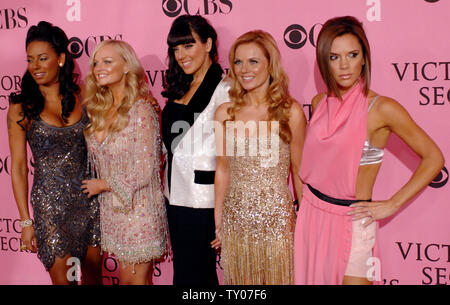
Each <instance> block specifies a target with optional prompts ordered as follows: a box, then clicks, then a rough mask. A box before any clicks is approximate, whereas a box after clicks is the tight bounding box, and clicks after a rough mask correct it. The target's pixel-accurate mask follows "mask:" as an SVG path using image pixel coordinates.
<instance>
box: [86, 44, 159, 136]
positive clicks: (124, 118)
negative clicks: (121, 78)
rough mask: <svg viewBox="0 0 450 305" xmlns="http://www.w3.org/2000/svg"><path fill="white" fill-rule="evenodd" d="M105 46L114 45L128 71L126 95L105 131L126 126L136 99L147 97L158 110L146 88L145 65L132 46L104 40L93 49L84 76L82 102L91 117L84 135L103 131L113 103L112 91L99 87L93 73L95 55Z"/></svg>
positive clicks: (109, 131)
mask: <svg viewBox="0 0 450 305" xmlns="http://www.w3.org/2000/svg"><path fill="white" fill-rule="evenodd" d="M106 45H112V46H114V47H115V48H116V50H117V52H118V53H119V54H120V56H121V57H122V59H123V60H124V61H125V62H126V64H127V67H128V73H126V75H125V96H124V98H123V99H122V101H121V103H120V106H119V108H118V109H117V119H115V120H114V121H113V122H112V123H111V125H110V126H109V127H108V129H107V131H108V133H113V132H118V131H121V130H122V129H124V128H125V127H126V126H127V125H128V111H129V110H130V109H131V107H133V105H134V103H135V102H136V101H137V100H140V99H143V100H147V101H149V102H151V103H152V104H153V106H154V107H155V108H156V109H157V111H159V105H158V102H157V101H156V99H155V98H154V97H153V96H152V94H151V92H150V90H149V87H148V83H147V78H146V75H145V71H144V68H143V67H142V65H141V63H140V61H139V59H138V57H137V55H136V53H135V52H134V50H133V48H132V47H131V46H130V45H129V44H128V43H126V42H125V41H121V40H105V41H103V42H101V43H100V44H98V45H97V46H96V48H95V49H94V52H93V54H92V56H91V60H90V69H89V72H88V74H87V76H86V99H85V101H84V103H85V104H86V110H87V114H88V117H89V119H90V123H89V124H88V125H87V127H86V129H85V134H86V136H88V135H90V134H92V133H93V132H94V131H101V130H105V128H106V117H107V114H108V112H109V111H110V109H111V107H112V106H113V103H114V97H113V94H112V92H111V90H110V89H109V88H108V87H106V86H100V85H99V83H98V82H97V80H96V78H95V75H94V58H95V54H96V53H97V51H98V50H99V49H100V48H102V47H103V46H106Z"/></svg>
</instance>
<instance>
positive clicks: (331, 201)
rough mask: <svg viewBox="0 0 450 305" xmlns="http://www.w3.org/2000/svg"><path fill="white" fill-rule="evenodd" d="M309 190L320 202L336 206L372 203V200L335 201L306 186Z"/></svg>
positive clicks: (335, 199)
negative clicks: (364, 202) (363, 202)
mask: <svg viewBox="0 0 450 305" xmlns="http://www.w3.org/2000/svg"><path fill="white" fill-rule="evenodd" d="M306 185H307V186H308V188H309V190H310V191H311V193H313V194H314V195H315V196H316V197H317V198H319V199H320V200H323V201H326V202H329V203H332V204H336V205H342V206H349V205H351V204H353V203H356V202H361V201H372V199H369V200H349V199H337V198H333V197H330V196H327V195H325V194H323V193H321V192H320V191H319V190H316V189H315V188H313V187H312V186H311V185H309V184H306Z"/></svg>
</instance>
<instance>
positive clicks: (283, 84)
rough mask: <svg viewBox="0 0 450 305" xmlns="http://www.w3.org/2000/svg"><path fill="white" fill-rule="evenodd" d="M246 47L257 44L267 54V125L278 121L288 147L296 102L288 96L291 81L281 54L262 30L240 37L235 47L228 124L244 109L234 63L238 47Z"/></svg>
mask: <svg viewBox="0 0 450 305" xmlns="http://www.w3.org/2000/svg"><path fill="white" fill-rule="evenodd" d="M247 43H256V44H257V45H258V46H259V47H260V48H261V50H262V51H263V52H264V55H265V56H266V58H267V60H268V61H269V66H268V70H269V74H270V81H269V88H268V90H267V97H266V98H267V101H268V104H269V106H268V109H267V111H268V114H269V116H268V121H278V122H279V124H280V138H281V139H282V140H283V141H284V142H286V143H289V142H290V141H291V137H292V132H291V130H290V128H289V113H290V109H291V105H292V103H293V101H294V100H293V98H292V97H291V96H290V94H289V90H288V86H289V78H288V76H287V74H286V73H285V72H284V70H283V67H282V66H281V58H280V51H279V50H278V47H277V44H276V42H275V40H274V39H273V37H272V35H270V34H269V33H267V32H264V31H262V30H255V31H250V32H247V33H245V34H243V35H241V36H240V37H239V38H238V39H237V40H236V41H235V42H234V44H233V46H232V47H231V50H230V54H229V61H230V71H229V76H230V77H231V79H232V87H231V89H230V91H229V96H230V99H231V101H232V102H233V103H232V105H231V106H230V107H229V108H228V112H227V113H228V118H229V119H228V120H227V121H234V120H235V117H236V113H237V112H239V110H240V109H241V108H242V107H243V106H244V105H245V101H244V96H245V95H246V94H247V92H246V90H245V89H244V88H242V86H241V84H240V83H239V80H238V79H237V76H236V74H235V71H234V64H233V63H234V60H235V56H236V49H237V47H238V46H240V45H242V44H247Z"/></svg>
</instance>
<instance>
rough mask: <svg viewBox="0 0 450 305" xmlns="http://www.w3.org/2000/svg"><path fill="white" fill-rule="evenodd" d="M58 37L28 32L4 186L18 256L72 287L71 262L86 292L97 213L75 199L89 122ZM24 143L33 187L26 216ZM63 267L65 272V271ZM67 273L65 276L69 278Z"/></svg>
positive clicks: (44, 27)
mask: <svg viewBox="0 0 450 305" xmlns="http://www.w3.org/2000/svg"><path fill="white" fill-rule="evenodd" d="M68 43H69V41H68V39H67V36H66V34H65V33H64V31H63V30H61V29H60V28H59V27H56V26H53V25H52V24H50V23H48V22H45V21H41V22H39V24H38V25H37V26H32V27H30V29H29V30H28V33H27V37H26V44H25V45H26V53H27V62H28V67H27V71H26V72H25V74H24V76H23V78H22V87H21V88H22V91H21V92H19V93H12V94H11V95H10V107H9V110H8V116H7V118H8V135H9V147H10V151H11V179H12V185H13V191H14V196H15V199H16V203H17V207H18V210H19V214H20V219H21V223H20V225H21V227H22V237H21V238H22V243H23V244H22V247H21V250H29V251H31V252H37V253H38V257H39V259H40V260H41V261H42V263H43V264H44V267H45V269H46V270H47V271H48V272H49V273H50V277H51V280H52V282H53V284H74V283H76V281H78V280H79V277H77V276H70V277H69V276H68V270H69V268H70V267H72V266H73V262H68V259H69V258H71V257H74V258H76V259H78V260H79V261H80V262H81V271H82V275H83V279H82V282H83V283H85V284H101V256H100V249H99V247H97V245H98V244H99V241H100V227H99V212H98V204H97V201H96V200H89V199H88V198H87V196H86V195H85V194H83V193H82V191H81V188H80V187H81V181H82V180H83V179H86V178H87V177H86V172H87V168H86V164H87V163H86V162H87V153H86V143H85V140H84V134H83V129H84V128H85V126H86V125H87V123H88V117H87V115H86V113H85V111H84V109H83V107H82V104H81V102H82V98H81V95H80V92H81V90H80V87H79V86H78V85H77V83H76V76H77V75H76V74H74V61H73V59H72V57H71V55H70V53H69V52H68V50H67V46H68ZM27 141H28V144H29V146H30V148H31V151H32V154H33V159H34V163H35V167H34V179H33V186H32V190H31V200H30V201H31V206H32V208H33V215H34V220H32V219H31V217H30V212H29V208H28V168H27V160H28V156H27ZM67 263H68V265H67ZM70 274H71V273H70V272H69V275H70Z"/></svg>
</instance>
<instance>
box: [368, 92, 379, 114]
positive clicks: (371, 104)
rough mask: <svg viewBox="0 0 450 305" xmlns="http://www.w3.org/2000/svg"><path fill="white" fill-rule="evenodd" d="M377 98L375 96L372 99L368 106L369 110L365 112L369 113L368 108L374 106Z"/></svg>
mask: <svg viewBox="0 0 450 305" xmlns="http://www.w3.org/2000/svg"><path fill="white" fill-rule="evenodd" d="M379 97H380V96H379V95H377V96H375V97H374V98H373V100H372V102H371V103H370V105H369V108H368V109H367V112H369V111H370V108H372V106H373V104H375V102H376V101H377V99H378V98H379Z"/></svg>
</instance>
